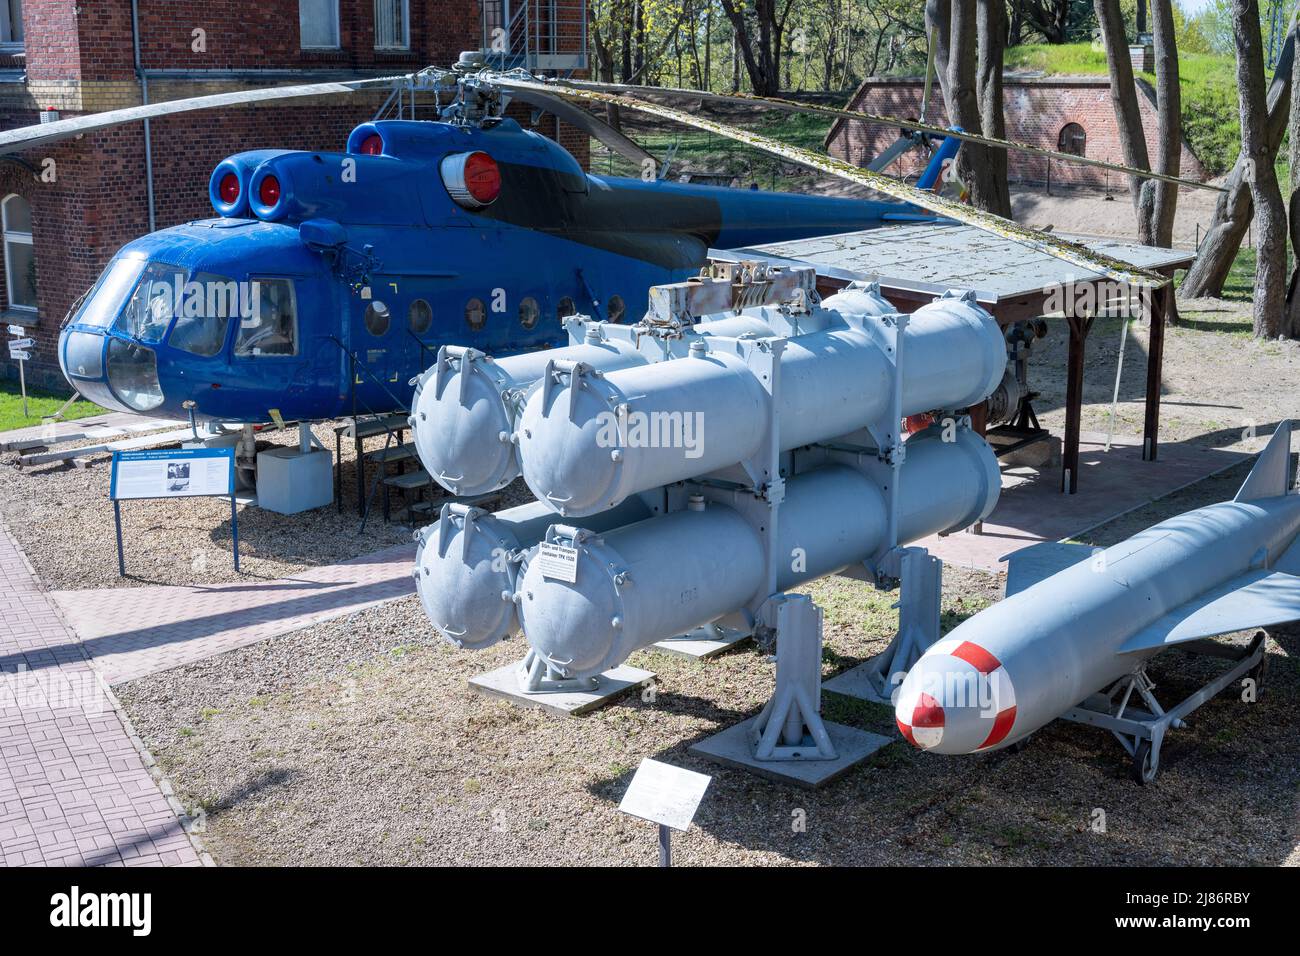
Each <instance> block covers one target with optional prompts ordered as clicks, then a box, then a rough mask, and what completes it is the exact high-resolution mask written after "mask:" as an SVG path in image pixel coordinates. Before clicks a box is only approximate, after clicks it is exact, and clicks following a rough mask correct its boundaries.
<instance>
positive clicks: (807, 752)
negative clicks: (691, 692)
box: [691, 594, 891, 787]
mask: <svg viewBox="0 0 1300 956" xmlns="http://www.w3.org/2000/svg"><path fill="white" fill-rule="evenodd" d="M760 627H761V631H760V633H761V632H762V631H766V632H767V633H770V632H771V631H772V630H775V632H776V689H775V691H774V692H773V694H772V698H771V700H769V701H768V702H767V705H766V706H765V707H764V708H763V709H762V711H761V712H760V713H759V714H758V716H757V717H751V718H750V719H749V720H747V721H745V722H743V723H740V724H736V725H735V726H732V727H729V728H727V729H726V730H724V731H722V732H721V733H719V734H715V735H714V736H712V737H709V738H707V739H705V740H702V741H700V742H699V743H697V744H694V745H692V747H691V750H692V752H694V753H698V754H700V755H701V756H704V757H707V758H709V759H711V760H715V761H717V762H719V763H722V764H726V765H728V766H732V767H740V768H742V769H745V770H750V771H753V772H755V773H758V774H760V775H761V776H764V777H768V778H770V779H772V780H777V781H779V782H782V783H793V784H796V785H798V786H803V787H821V786H824V785H825V784H828V783H830V782H831V781H833V780H836V779H838V778H839V777H841V776H843V775H844V774H845V773H847V772H848V771H849V770H850V769H852V768H853V767H854V766H856V765H857V764H859V763H861V762H862V761H863V760H865V759H866V758H867V757H869V756H871V755H872V754H873V753H875V752H876V751H877V750H879V749H880V748H881V747H884V746H886V745H888V744H889V743H890V742H891V741H890V739H889V738H888V737H884V736H882V735H880V734H873V733H869V732H868V731H865V730H858V729H857V728H856V727H847V726H844V725H842V724H834V723H830V722H827V721H824V720H822V717H821V650H822V633H821V627H822V612H821V608H819V607H818V606H817V605H816V604H814V603H813V602H812V599H811V598H810V597H808V596H807V595H803V594H778V595H776V596H775V597H773V598H772V599H771V600H770V601H769V602H767V604H766V605H764V610H763V614H762V624H761V626H760Z"/></svg>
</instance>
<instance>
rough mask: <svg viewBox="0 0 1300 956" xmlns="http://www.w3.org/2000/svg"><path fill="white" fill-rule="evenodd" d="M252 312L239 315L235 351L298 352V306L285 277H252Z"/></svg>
mask: <svg viewBox="0 0 1300 956" xmlns="http://www.w3.org/2000/svg"><path fill="white" fill-rule="evenodd" d="M253 285H254V289H253V295H252V302H253V308H252V310H251V311H252V313H253V314H252V315H247V316H242V315H241V316H240V319H239V338H237V339H236V340H235V355H236V356H238V357H241V358H246V357H249V356H276V355H279V356H283V355H297V354H298V310H297V308H296V306H295V304H294V297H293V282H291V281H290V280H289V279H254V280H253Z"/></svg>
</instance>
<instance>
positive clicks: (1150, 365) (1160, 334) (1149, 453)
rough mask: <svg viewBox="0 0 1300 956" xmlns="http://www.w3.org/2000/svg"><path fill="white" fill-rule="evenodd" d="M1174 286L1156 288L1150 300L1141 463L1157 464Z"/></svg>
mask: <svg viewBox="0 0 1300 956" xmlns="http://www.w3.org/2000/svg"><path fill="white" fill-rule="evenodd" d="M1173 295H1174V286H1173V283H1172V282H1171V283H1169V284H1168V285H1165V286H1163V287H1161V288H1159V289H1156V290H1155V291H1154V292H1153V293H1152V294H1151V298H1150V306H1149V310H1150V313H1151V314H1150V323H1149V326H1148V327H1149V329H1150V336H1149V339H1150V340H1149V341H1148V343H1147V397H1146V421H1145V423H1144V424H1143V427H1142V460H1143V461H1155V460H1156V454H1157V452H1158V451H1159V441H1160V438H1159V436H1160V377H1161V371H1162V369H1163V368H1164V362H1165V320H1166V319H1167V318H1168V316H1169V308H1170V305H1171V303H1172V301H1173Z"/></svg>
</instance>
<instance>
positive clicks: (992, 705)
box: [894, 640, 1016, 754]
mask: <svg viewBox="0 0 1300 956" xmlns="http://www.w3.org/2000/svg"><path fill="white" fill-rule="evenodd" d="M894 719H895V721H896V722H897V724H898V730H899V732H900V733H901V734H902V735H903V738H904V739H905V740H907V741H908V742H909V743H911V744H912V745H913V746H916V747H919V748H920V749H922V750H930V751H933V752H935V753H942V754H967V753H973V752H975V751H977V750H991V749H993V748H995V747H997V746H999V745H1000V744H1004V743H1006V742H1008V736H1009V735H1010V733H1011V730H1012V727H1013V726H1014V724H1015V720H1016V699H1015V689H1014V688H1013V687H1012V684H1011V677H1010V675H1009V674H1008V673H1007V670H1006V668H1005V667H1003V666H1002V663H1001V662H1000V661H999V660H998V659H997V658H996V657H994V656H993V655H992V654H990V653H988V651H986V650H984V649H983V648H982V647H980V646H978V645H976V644H973V643H972V642H970V641H962V640H947V641H941V642H939V643H938V644H936V645H935V646H934V647H932V648H931V649H930V650H929V651H927V652H926V653H925V655H924V656H922V658H921V659H920V660H919V661H917V662H916V666H915V667H913V668H912V669H911V670H910V671H909V672H908V674H907V677H906V678H905V679H904V681H903V683H902V686H900V687H899V689H898V696H897V698H896V700H895V707H894Z"/></svg>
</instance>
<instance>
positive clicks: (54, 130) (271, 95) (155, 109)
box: [0, 76, 407, 155]
mask: <svg viewBox="0 0 1300 956" xmlns="http://www.w3.org/2000/svg"><path fill="white" fill-rule="evenodd" d="M405 79H407V78H406V77H405V76H384V77H375V78H373V79H364V80H344V81H337V82H332V83H306V84H299V85H296V86H272V87H267V88H265V89H258V90H236V91H234V92H230V93H214V94H211V95H208V96H193V97H189V98H187V99H182V100H166V101H164V102H161V103H150V104H149V105H147V106H128V107H127V108H125V109H120V110H106V111H104V112H102V113H87V114H86V115H85V116H74V117H72V118H70V119H63V120H56V121H55V122H53V123H38V124H37V125H35V126H20V127H18V128H17V129H10V130H5V131H3V132H0V155H4V154H6V153H16V152H19V151H20V150H24V149H30V148H31V147H33V146H41V145H44V144H46V143H53V142H57V141H59V140H62V139H69V138H70V137H73V136H81V135H83V134H85V133H90V132H94V131H95V130H101V129H107V128H109V127H111V126H121V125H123V124H125V123H135V122H139V121H140V120H146V119H155V118H157V117H160V116H174V115H176V114H178V113H189V112H192V111H194V110H210V109H220V108H222V107H228V106H244V105H247V104H249V103H267V102H275V101H277V100H291V99H298V98H300V97H304V96H333V95H337V94H343V93H356V92H359V91H361V90H365V89H369V88H371V87H383V86H392V85H393V84H394V83H396V82H400V81H403V80H405Z"/></svg>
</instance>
